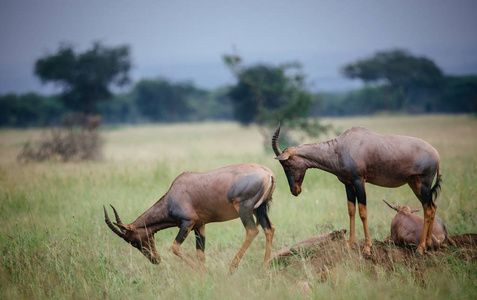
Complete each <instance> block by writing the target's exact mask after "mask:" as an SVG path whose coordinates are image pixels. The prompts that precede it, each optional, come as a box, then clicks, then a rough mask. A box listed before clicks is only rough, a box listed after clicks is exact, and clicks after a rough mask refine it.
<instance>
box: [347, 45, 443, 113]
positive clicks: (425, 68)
mask: <svg viewBox="0 0 477 300" xmlns="http://www.w3.org/2000/svg"><path fill="white" fill-rule="evenodd" d="M342 73H343V75H344V76H345V77H348V78H351V79H360V80H362V81H363V82H364V83H365V84H371V83H374V84H376V85H379V86H381V87H384V88H387V89H388V95H389V97H391V96H392V97H395V98H397V99H396V100H397V101H396V102H397V107H396V108H397V109H402V108H403V105H404V104H405V103H406V102H409V101H410V102H413V101H415V100H416V99H417V98H421V99H422V98H423V97H422V95H423V94H431V95H430V96H429V97H428V98H430V97H432V96H433V95H434V93H436V92H437V91H438V89H439V88H440V87H441V84H442V82H443V74H442V71H441V70H440V69H439V67H438V66H437V65H436V64H435V63H434V62H433V61H432V60H430V59H428V58H426V57H418V56H414V55H412V54H410V53H409V52H408V51H406V50H401V49H395V50H389V51H378V52H376V53H375V54H374V55H373V56H371V57H369V58H366V59H363V60H358V61H356V62H354V63H350V64H347V65H346V66H344V67H343V69H342ZM391 94H392V95H391ZM416 95H418V96H419V97H417V96H416Z"/></svg>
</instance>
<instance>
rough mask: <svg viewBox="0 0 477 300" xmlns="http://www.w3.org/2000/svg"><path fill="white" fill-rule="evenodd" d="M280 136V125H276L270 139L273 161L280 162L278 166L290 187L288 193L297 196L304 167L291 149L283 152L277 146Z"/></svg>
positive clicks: (304, 170) (301, 160) (299, 191)
mask: <svg viewBox="0 0 477 300" xmlns="http://www.w3.org/2000/svg"><path fill="white" fill-rule="evenodd" d="M279 135H280V124H278V127H277V129H276V130H275V134H274V135H273V138H272V148H273V152H275V154H276V155H277V157H275V159H278V160H279V161H280V164H281V165H282V167H283V170H284V171H285V175H286V177H287V180H288V185H289V186H290V191H291V193H292V194H293V195H294V196H298V195H300V193H301V184H302V183H303V179H304V178H305V173H306V169H307V167H306V165H305V162H304V161H303V159H302V158H300V157H299V156H298V155H296V154H295V153H294V152H293V148H294V147H292V148H287V149H285V150H284V151H283V152H282V151H281V150H280V146H279V145H278V137H279Z"/></svg>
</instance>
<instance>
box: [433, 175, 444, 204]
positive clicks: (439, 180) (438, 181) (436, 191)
mask: <svg viewBox="0 0 477 300" xmlns="http://www.w3.org/2000/svg"><path fill="white" fill-rule="evenodd" d="M441 183H442V175H441V172H440V170H439V168H437V175H436V183H434V186H433V187H432V189H431V194H432V200H433V201H436V199H437V196H438V195H439V192H440V191H441Z"/></svg>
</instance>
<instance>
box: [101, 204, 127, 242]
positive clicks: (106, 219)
mask: <svg viewBox="0 0 477 300" xmlns="http://www.w3.org/2000/svg"><path fill="white" fill-rule="evenodd" d="M103 209H104V221H105V222H106V225H108V227H109V228H110V229H111V230H112V231H113V232H114V233H116V234H117V235H118V236H119V237H120V238H123V239H124V238H125V236H124V233H123V232H122V231H121V230H119V229H118V228H116V227H115V226H114V225H113V224H112V223H111V220H109V216H108V212H107V211H106V207H104V205H103ZM113 209H114V208H113ZM115 212H116V210H115Z"/></svg>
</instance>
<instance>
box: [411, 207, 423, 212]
mask: <svg viewBox="0 0 477 300" xmlns="http://www.w3.org/2000/svg"><path fill="white" fill-rule="evenodd" d="M421 210H423V208H422V207H411V212H412V213H415V212H418V211H421Z"/></svg>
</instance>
